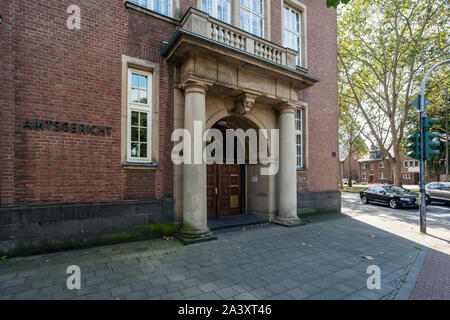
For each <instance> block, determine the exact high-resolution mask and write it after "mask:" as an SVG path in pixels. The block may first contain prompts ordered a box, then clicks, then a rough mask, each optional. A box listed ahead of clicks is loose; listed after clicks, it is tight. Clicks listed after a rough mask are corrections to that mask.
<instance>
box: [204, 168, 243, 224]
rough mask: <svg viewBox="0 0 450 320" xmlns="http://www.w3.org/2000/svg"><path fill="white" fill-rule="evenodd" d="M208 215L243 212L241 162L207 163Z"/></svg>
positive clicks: (215, 215) (211, 216)
mask: <svg viewBox="0 0 450 320" xmlns="http://www.w3.org/2000/svg"><path fill="white" fill-rule="evenodd" d="M206 168H207V187H206V188H207V189H206V190H207V205H208V207H207V208H208V217H209V218H215V217H219V216H226V215H233V214H240V213H242V209H243V205H242V203H243V178H242V177H243V166H242V165H240V164H219V165H218V164H212V165H207V166H206Z"/></svg>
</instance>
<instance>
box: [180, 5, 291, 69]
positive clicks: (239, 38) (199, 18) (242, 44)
mask: <svg viewBox="0 0 450 320" xmlns="http://www.w3.org/2000/svg"><path fill="white" fill-rule="evenodd" d="M181 28H182V29H185V30H188V31H191V32H193V33H196V34H198V35H201V36H204V37H206V38H209V39H211V40H213V41H217V42H219V43H222V44H224V45H227V46H230V47H232V48H235V49H239V50H242V51H244V52H247V53H249V54H252V55H255V56H257V57H259V58H262V59H265V60H268V61H271V62H273V63H277V64H280V65H283V66H285V67H288V68H292V69H296V55H297V53H296V52H295V51H294V50H292V49H289V48H284V47H281V46H279V45H277V44H275V43H272V42H270V41H267V40H265V39H263V38H260V37H257V36H255V35H253V34H251V33H249V32H246V31H244V30H242V29H239V28H236V27H234V26H232V25H230V24H227V23H224V22H222V21H220V20H217V19H215V18H213V17H211V16H210V15H208V14H207V13H205V12H203V11H200V10H197V9H194V8H191V9H190V10H189V11H188V12H187V13H186V15H185V17H184V18H183V20H182V21H181Z"/></svg>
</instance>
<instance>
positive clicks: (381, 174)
mask: <svg viewBox="0 0 450 320" xmlns="http://www.w3.org/2000/svg"><path fill="white" fill-rule="evenodd" d="M378 179H380V180H386V173H384V172H381V173H380V174H378Z"/></svg>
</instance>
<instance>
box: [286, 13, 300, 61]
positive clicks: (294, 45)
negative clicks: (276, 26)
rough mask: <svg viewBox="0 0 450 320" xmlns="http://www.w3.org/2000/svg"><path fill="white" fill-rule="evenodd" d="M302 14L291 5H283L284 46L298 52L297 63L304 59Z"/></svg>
mask: <svg viewBox="0 0 450 320" xmlns="http://www.w3.org/2000/svg"><path fill="white" fill-rule="evenodd" d="M301 19H302V16H301V13H300V12H299V11H297V10H295V9H293V8H291V7H288V6H283V46H285V47H288V48H290V49H293V50H295V51H296V52H297V59H296V62H297V65H298V66H301V61H302V57H301V55H302V21H301Z"/></svg>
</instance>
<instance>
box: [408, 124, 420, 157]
mask: <svg viewBox="0 0 450 320" xmlns="http://www.w3.org/2000/svg"><path fill="white" fill-rule="evenodd" d="M419 137H420V135H419V132H418V131H416V132H414V133H413V134H412V135H410V136H409V137H408V140H409V141H412V143H410V144H408V148H409V149H411V150H412V151H410V152H408V156H410V157H411V158H414V159H417V160H419V154H420V153H419V152H420V151H419V150H420V141H419Z"/></svg>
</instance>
